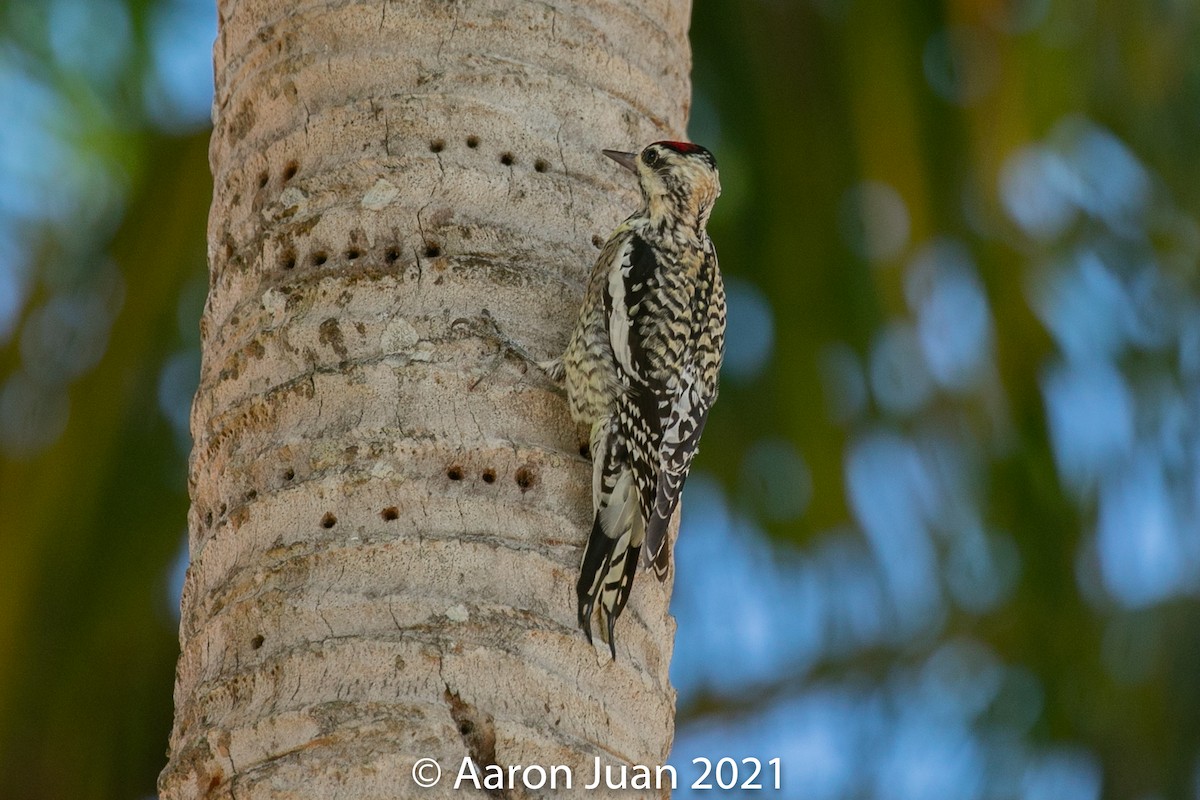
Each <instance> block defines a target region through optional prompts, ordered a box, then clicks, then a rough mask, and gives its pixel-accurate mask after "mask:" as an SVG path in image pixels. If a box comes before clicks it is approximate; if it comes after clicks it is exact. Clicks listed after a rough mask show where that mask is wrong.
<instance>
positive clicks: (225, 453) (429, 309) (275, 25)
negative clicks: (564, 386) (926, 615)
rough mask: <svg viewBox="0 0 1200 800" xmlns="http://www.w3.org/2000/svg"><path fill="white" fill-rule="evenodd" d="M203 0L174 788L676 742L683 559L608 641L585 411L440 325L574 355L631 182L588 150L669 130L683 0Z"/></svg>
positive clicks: (301, 785)
mask: <svg viewBox="0 0 1200 800" xmlns="http://www.w3.org/2000/svg"><path fill="white" fill-rule="evenodd" d="M219 6H220V9H219V10H220V29H219V30H220V32H219V37H218V40H217V42H216V47H215V59H216V99H215V103H214V109H215V110H214V121H215V130H214V133H213V139H212V147H211V160H212V169H213V174H214V179H215V194H214V199H213V206H212V213H211V217H210V223H209V263H210V269H211V276H212V277H211V290H210V293H209V298H208V304H207V306H206V309H205V313H204V318H203V320H202V323H201V325H202V332H203V347H204V361H203V363H204V367H203V375H202V380H201V385H200V390H199V393H198V395H197V397H196V403H195V407H194V411H193V418H192V430H193V433H194V436H195V450H194V452H193V456H192V466H191V493H192V509H191V513H190V517H189V525H190V531H191V553H192V564H191V568H190V569H189V571H188V577H187V582H186V587H185V591H184V597H183V619H182V625H181V642H182V655H181V657H180V662H179V669H178V679H177V685H176V691H175V701H176V717H175V727H174V731H173V733H172V737H171V750H170V761H169V763H168V765H167V767H166V769H165V770H164V771H163V774H162V776H161V780H160V788H161V792H162V795H163V796H164V797H166V798H195V797H234V796H236V797H237V798H238V800H247V798H256V797H320V798H325V797H333V796H335V795H336V796H338V797H346V798H360V797H361V798H365V797H380V798H382V797H389V798H392V797H408V796H421V797H428V798H434V797H460V796H463V792H461V791H458V792H456V791H454V790H453V789H452V788H451V784H452V778H453V775H454V773H455V771H456V770H457V768H458V765H459V763H460V762H461V760H462V757H463V756H464V755H466V754H468V753H471V754H472V755H474V756H475V757H476V758H478V759H482V760H484V761H486V760H487V759H493V760H494V761H495V762H496V763H498V764H500V765H501V766H509V765H514V764H521V765H527V764H539V765H542V766H544V767H547V768H548V767H549V766H551V765H555V764H566V765H570V766H571V767H573V768H574V769H575V776H576V781H577V785H578V782H579V781H580V780H590V775H591V769H590V766H589V765H590V764H591V763H592V759H593V758H594V757H595V756H600V757H601V758H602V759H603V760H604V762H606V763H610V764H620V763H645V764H651V765H653V764H659V763H662V761H663V760H664V759H665V758H666V756H667V752H668V749H669V747H670V741H671V734H672V727H673V718H674V692H673V690H672V689H671V687H670V685H669V683H668V679H667V669H668V664H669V661H670V651H671V641H672V637H673V630H674V628H673V623H672V621H671V620H670V619H669V617H668V615H667V600H668V591H669V585H663V584H659V583H657V582H656V581H654V580H649V579H647V578H645V577H644V576H643V578H642V580H640V581H638V583H637V585H636V586H635V588H634V591H633V598H632V601H631V603H630V607H629V609H628V610H627V611H626V613H625V615H624V616H623V617H622V618H621V620H620V624H619V625H618V629H619V631H618V632H619V647H618V656H619V658H618V660H617V661H616V662H615V663H612V662H610V661H609V660H608V657H607V654H606V653H604V652H602V651H601V650H596V649H593V648H591V647H589V646H588V644H587V643H586V641H585V640H584V638H583V636H582V635H581V634H580V632H579V630H578V629H577V627H576V623H575V604H574V581H575V576H576V570H577V568H578V563H579V557H580V547H581V545H582V544H583V542H584V540H585V536H586V533H587V530H588V528H589V526H590V519H591V508H590V467H589V464H588V462H587V461H586V460H585V459H584V458H582V457H581V456H580V453H579V444H580V437H579V433H578V431H576V429H575V427H574V425H573V424H572V423H571V421H570V419H569V417H568V415H567V412H566V406H565V402H564V399H563V397H562V395H561V394H560V393H559V392H558V391H556V390H555V389H554V388H553V387H551V386H550V385H548V384H547V383H546V382H545V381H544V380H541V379H540V378H538V377H537V376H535V375H534V374H532V373H530V372H527V371H525V370H523V369H522V367H521V365H520V364H518V363H514V362H513V361H512V360H506V361H503V362H502V363H501V364H500V366H499V367H498V368H496V369H495V370H494V371H492V372H490V373H488V372H487V366H488V363H489V361H491V360H492V359H493V358H494V356H495V353H496V347H495V344H494V343H492V342H489V341H487V340H486V339H485V338H482V337H480V336H478V335H475V334H472V333H471V332H470V331H469V330H468V329H466V328H464V327H463V326H456V325H455V324H454V322H455V321H456V320H458V319H460V318H469V319H470V318H477V317H478V316H479V314H480V311H481V309H483V308H487V309H490V311H491V312H492V313H493V315H494V316H495V317H496V319H497V320H498V322H499V323H500V325H501V327H502V328H504V329H505V330H506V331H507V332H508V333H509V334H510V335H511V336H512V337H513V338H515V339H518V340H520V341H521V342H523V343H525V344H526V345H527V346H528V347H529V348H530V349H531V350H532V351H534V352H535V353H538V354H539V355H541V354H544V355H546V356H549V355H554V354H557V353H558V352H559V351H561V349H562V348H563V346H564V345H565V342H566V337H567V333H568V331H569V328H570V325H571V323H572V321H573V319H574V315H575V314H576V312H577V310H578V303H579V301H580V298H581V296H582V290H583V282H584V280H585V278H586V276H587V274H588V271H589V269H590V267H591V264H592V261H593V260H594V258H595V256H596V254H597V252H598V250H597V249H596V248H597V245H598V244H599V243H600V242H601V241H602V240H603V238H605V237H606V236H607V235H608V233H609V232H610V231H611V229H612V228H613V227H614V226H615V225H616V223H617V222H618V221H619V220H620V219H621V218H623V217H624V216H625V215H626V214H628V213H629V212H630V211H632V209H633V208H634V205H635V203H636V193H635V190H634V186H633V182H632V180H631V179H630V176H629V175H628V174H627V173H625V172H623V171H622V170H621V169H620V168H618V167H616V166H615V165H613V164H612V163H611V162H607V161H606V160H605V159H603V157H602V156H601V155H600V153H599V150H600V148H602V147H618V148H625V149H632V148H636V147H638V146H640V145H643V144H645V143H647V142H649V141H652V140H654V139H658V138H665V137H678V136H679V135H680V134H681V133H682V131H683V128H684V123H685V120H686V116H687V106H688V98H689V93H690V86H689V78H688V71H689V66H690V53H689V50H688V45H687V36H686V32H687V25H688V19H689V13H690V7H689V3H688V2H686V0H683V1H682V2H673V1H672V0H652V1H651V2H642V0H612V1H611V2H603V1H599V2H592V3H582V2H580V3H571V2H562V3H557V4H555V3H533V2H512V0H492V2H486V1H483V2H433V1H432V0H431V1H429V2H417V1H416V0H411V1H405V2H387V1H386V0H385V1H383V2H379V1H377V2H371V3H367V2H322V3H299V4H293V3H280V2H277V0H224V1H223V2H220V3H219ZM477 382H478V383H477ZM421 757H432V758H435V759H437V760H438V761H439V762H440V763H441V765H442V767H443V769H444V770H445V771H446V773H447V774H446V776H445V777H444V778H443V780H442V783H441V785H440V786H439V787H438V788H437V789H434V790H422V789H418V788H417V787H416V786H414V784H413V782H412V778H411V776H410V770H411V768H412V765H413V762H414V761H415V760H416V759H418V758H421ZM467 794H468V796H469V795H470V792H468V793H467ZM538 794H539V793H537V792H529V791H525V792H521V791H516V792H512V793H511V794H510V795H508V796H512V797H522V796H537V795H538ZM556 794H558V793H555V792H549V791H547V792H546V795H547V796H553V795H556ZM652 794H657V793H652ZM627 796H628V795H627Z"/></svg>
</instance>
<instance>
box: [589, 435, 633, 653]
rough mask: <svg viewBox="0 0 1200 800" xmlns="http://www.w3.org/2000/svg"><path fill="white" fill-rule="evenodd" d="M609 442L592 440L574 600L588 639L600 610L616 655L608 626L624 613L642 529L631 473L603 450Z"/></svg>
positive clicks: (619, 455) (621, 461)
mask: <svg viewBox="0 0 1200 800" xmlns="http://www.w3.org/2000/svg"><path fill="white" fill-rule="evenodd" d="M612 441H613V440H612V439H611V438H609V437H601V438H600V441H598V442H594V444H595V445H599V446H597V447H593V454H594V456H595V457H596V465H595V467H594V469H595V475H594V481H595V483H594V486H593V489H594V500H595V507H596V517H595V520H594V521H593V523H592V532H591V534H590V535H589V536H588V542H587V549H586V550H584V553H583V563H582V564H581V565H580V568H579V582H578V583H577V584H576V586H575V590H576V593H577V594H578V596H579V627H580V628H582V629H583V632H584V633H585V634H586V635H587V638H588V641H589V642H590V641H592V615H593V614H594V613H595V612H596V609H597V608H599V610H600V619H601V622H602V623H603V627H602V628H601V632H600V635H601V637H602V638H603V639H604V640H605V641H606V642H608V647H609V650H610V652H612V656H613V658H614V659H615V658H616V657H617V647H616V643H615V642H614V639H613V627H614V626H615V625H616V622H617V617H619V616H621V612H622V611H624V610H625V604H626V603H627V602H628V601H629V591H630V589H631V588H633V578H634V575H636V574H637V568H638V560H639V555H640V553H641V550H642V541H643V540H644V539H645V525H644V524H643V522H642V518H641V513H640V511H639V506H638V501H637V490H636V488H635V486H634V480H633V472H632V471H631V469H630V466H629V463H628V460H627V459H626V458H623V457H622V456H623V453H621V452H617V451H616V449H615V448H613V447H609V446H608V445H609V443H610V442H612Z"/></svg>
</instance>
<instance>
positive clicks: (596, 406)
mask: <svg viewBox="0 0 1200 800" xmlns="http://www.w3.org/2000/svg"><path fill="white" fill-rule="evenodd" d="M604 153H605V155H607V156H609V157H610V158H612V159H613V160H615V161H616V162H617V163H619V164H621V165H622V166H624V167H626V168H627V169H629V170H631V171H632V172H634V174H636V175H637V177H638V182H639V184H640V187H641V192H642V206H641V207H640V208H639V209H638V210H637V211H636V212H635V213H634V214H633V215H632V216H630V217H629V218H628V219H626V220H625V221H624V222H623V223H621V225H619V226H618V227H617V229H616V230H615V231H614V232H613V234H612V236H611V237H610V238H609V240H608V243H607V244H605V246H604V248H603V250H602V252H601V253H600V257H599V259H598V260H597V262H596V265H595V267H594V269H593V270H592V275H591V278H590V280H589V283H588V288H587V294H586V297H585V300H584V305H583V310H582V312H581V314H580V318H579V323H578V325H577V327H576V328H575V331H574V333H573V334H572V336H571V340H570V343H569V344H568V346H567V350H566V353H565V354H564V355H563V357H562V359H561V362H560V363H558V364H553V365H552V366H551V369H552V370H553V371H554V372H558V373H560V374H561V375H562V376H563V377H564V378H565V382H566V389H567V396H568V399H569V401H570V406H571V414H572V416H574V418H575V419H576V420H577V421H579V422H581V423H583V424H585V425H587V426H588V428H589V429H590V431H591V455H592V459H593V465H594V466H593V475H592V501H593V506H594V508H595V519H594V522H593V525H592V531H591V534H590V535H589V537H588V543H587V549H586V551H585V553H584V556H583V563H582V565H581V568H580V574H579V582H578V584H577V587H576V589H577V592H578V599H579V625H580V627H581V628H582V629H583V630H584V632H585V633H586V634H587V637H588V640H589V641H591V638H592V616H593V614H595V613H596V612H597V609H598V610H599V614H600V616H601V620H602V622H603V623H604V624H603V627H602V635H603V636H604V638H605V639H606V641H607V642H608V644H609V648H610V650H611V652H612V654H613V657H614V658H616V645H615V644H614V642H613V626H614V625H615V623H616V620H617V617H618V616H620V614H621V612H622V610H624V608H625V604H626V602H627V601H628V599H629V592H630V588H631V587H632V584H633V579H634V576H635V574H636V573H637V569H638V561H639V558H640V559H641V560H643V561H644V562H645V563H646V565H647V566H649V567H650V568H652V569H653V570H654V572H655V574H656V575H657V576H658V578H659V579H660V580H662V579H663V578H665V577H666V574H667V569H668V566H669V562H670V552H669V547H668V545H667V526H668V524H669V522H670V519H671V516H672V515H673V514H674V512H675V508H676V506H677V505H678V503H679V495H680V492H681V491H682V490H683V484H684V481H685V480H686V478H687V474H688V470H689V468H690V467H691V463H692V458H693V457H694V456H695V454H696V448H697V445H698V443H699V440H700V434H701V433H702V432H703V430H704V424H705V421H706V420H707V418H708V411H709V408H711V407H712V404H713V402H714V401H715V400H716V398H717V376H718V372H719V370H720V367H721V358H722V354H723V351H724V338H725V290H724V288H723V287H722V284H721V274H720V272H719V271H718V268H717V255H716V251H715V250H714V249H713V245H712V241H711V240H710V239H709V238H708V234H707V232H706V231H705V225H706V224H707V222H708V217H709V214H710V212H711V211H712V207H713V203H714V202H716V199H717V196H718V195H719V194H720V191H721V184H720V178H719V176H718V173H717V165H716V161H715V160H714V159H713V157H712V154H711V153H710V152H709V151H708V150H706V149H704V148H703V147H700V146H698V145H694V144H689V143H686V142H656V143H654V144H651V145H649V146H648V147H646V148H645V149H644V150H642V151H641V153H637V154H635V153H621V152H616V151H610V150H605V151H604ZM556 368H557V369H556Z"/></svg>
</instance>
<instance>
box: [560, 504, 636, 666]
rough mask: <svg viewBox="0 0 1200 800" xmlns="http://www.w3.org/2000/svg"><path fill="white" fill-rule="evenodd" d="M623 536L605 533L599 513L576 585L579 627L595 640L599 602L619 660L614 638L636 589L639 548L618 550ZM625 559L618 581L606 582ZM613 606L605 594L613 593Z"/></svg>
mask: <svg viewBox="0 0 1200 800" xmlns="http://www.w3.org/2000/svg"><path fill="white" fill-rule="evenodd" d="M620 542H621V540H620V539H611V538H609V537H608V536H607V535H605V533H604V529H603V528H602V527H601V525H600V515H599V514H597V515H596V518H595V522H594V523H593V524H592V532H591V534H590V535H589V536H588V542H587V549H586V550H584V553H583V564H582V565H581V566H580V568H579V582H578V583H576V584H575V592H576V594H577V595H578V598H579V627H580V628H581V629H582V630H583V633H584V635H585V636H587V640H588V643H589V644H590V643H591V642H592V615H593V614H594V613H595V610H596V603H597V601H599V602H600V615H601V617H602V619H603V620H604V622H605V624H606V626H607V629H606V630H604V631H602V633H606V634H607V636H605V639H606V640H607V641H608V648H609V651H610V652H611V653H612V657H613V659H614V660H616V657H617V646H616V640H615V639H614V637H613V629H614V628H615V626H616V624H617V617H619V616H621V612H622V611H624V610H625V604H626V603H627V602H629V592H630V590H631V589H632V588H633V578H634V576H635V575H636V574H637V567H638V558H639V556H640V551H641V548H640V547H627V548H625V550H624V551H623V552H618V546H619V545H620ZM621 559H624V561H623V563H621V574H620V576H619V577H618V579H617V581H616V582H610V583H607V584H606V583H605V581H604V579H605V577H606V576H607V575H608V573H609V571H610V570H611V569H612V567H613V564H614V562H617V561H619V560H621ZM610 593H611V597H612V602H611V606H606V605H605V604H604V596H605V595H606V594H610Z"/></svg>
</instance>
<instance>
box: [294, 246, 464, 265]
mask: <svg viewBox="0 0 1200 800" xmlns="http://www.w3.org/2000/svg"><path fill="white" fill-rule="evenodd" d="M441 254H442V248H441V246H439V245H438V244H436V243H431V244H428V245H426V247H425V256H426V257H427V258H437V257H438V256H440V255H441ZM342 255H343V256H345V258H346V260H347V261H356V260H358V259H360V258H362V256H363V251H362V250H360V249H358V248H357V247H351V248H350V249H348V250H346V252H345V253H343V254H342ZM383 257H384V260H385V261H387V263H389V264H395V263H396V262H397V261H399V260H400V248H398V247H389V248H388V249H387V252H385V253H384V255H383ZM328 261H329V253H327V252H325V251H324V250H317V251H316V252H314V253H312V254H311V255H310V256H309V263H311V264H312V265H313V266H314V267H321V266H324V265H325V263H326V262H328ZM279 266H280V267H281V268H282V269H284V270H292V269H295V268H296V253H295V251H294V250H288V251H286V252H285V253H284V254H283V257H282V258H281V259H280V261H279Z"/></svg>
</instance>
